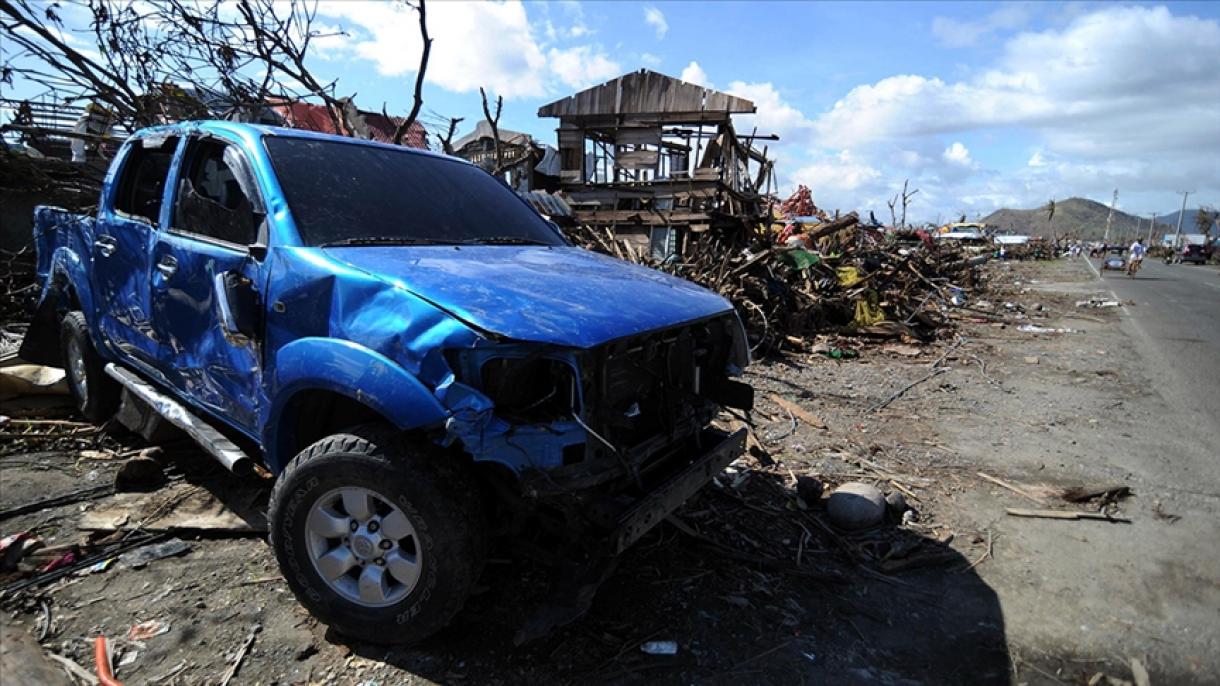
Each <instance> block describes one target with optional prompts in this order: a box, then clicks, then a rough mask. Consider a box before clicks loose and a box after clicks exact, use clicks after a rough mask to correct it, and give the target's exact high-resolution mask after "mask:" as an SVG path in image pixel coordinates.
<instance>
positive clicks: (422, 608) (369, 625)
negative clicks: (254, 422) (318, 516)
mask: <svg viewBox="0 0 1220 686" xmlns="http://www.w3.org/2000/svg"><path fill="white" fill-rule="evenodd" d="M347 487H359V488H365V489H369V490H372V491H374V492H375V493H376V494H377V495H378V496H382V497H385V498H386V499H387V500H389V501H390V502H392V504H393V505H395V506H397V507H399V508H401V510H402V512H403V513H404V514H405V515H406V516H407V518H408V519H409V520H410V522H411V525H412V526H413V527H414V529H415V534H416V539H415V545H416V546H418V549H419V550H420V551H421V552H422V556H421V561H420V565H421V567H420V570H421V571H420V573H419V579H418V581H417V582H416V583H415V586H414V588H412V589H411V590H410V592H409V593H408V594H407V595H406V596H405V597H404V598H402V599H401V600H400V601H399V602H397V603H396V604H393V605H389V606H385V607H368V606H365V605H361V604H359V603H356V602H353V601H351V600H348V599H347V598H345V597H343V596H342V595H340V594H339V593H338V592H337V591H336V590H335V589H334V588H332V587H331V585H330V582H327V581H326V580H324V579H323V578H322V576H321V574H320V573H319V572H318V570H317V568H316V566H315V564H314V561H313V559H312V557H311V553H310V550H309V545H310V544H309V538H308V533H307V530H306V524H307V521H306V520H307V518H308V517H309V513H310V511H311V508H312V507H313V506H314V504H315V503H317V502H318V500H319V499H320V498H323V497H324V496H325V495H326V494H328V493H330V492H332V491H334V490H335V489H338V488H347ZM267 519H268V524H269V528H270V538H271V546H272V548H273V549H274V550H275V556H276V559H277V560H278V562H279V565H280V569H281V570H282V572H283V574H284V576H285V577H286V579H287V580H288V585H289V587H291V588H292V591H293V593H294V594H295V595H296V597H297V600H299V601H300V602H301V604H302V605H304V606H305V608H306V609H307V610H309V612H310V613H311V614H313V615H314V616H315V617H317V618H318V619H319V620H320V621H322V622H323V623H325V624H327V625H329V626H331V627H333V628H334V629H335V630H336V631H338V632H339V633H341V634H344V635H346V636H350V637H352V638H356V639H359V640H362V641H367V642H370V643H411V642H416V641H420V640H422V639H424V638H427V637H428V636H431V635H432V634H434V633H436V632H437V631H440V630H441V629H442V628H444V627H445V626H446V625H447V624H448V623H449V622H450V620H452V619H453V617H454V615H456V614H457V613H458V611H459V610H461V609H462V605H463V604H464V603H465V602H466V598H467V596H469V595H470V591H471V589H472V588H473V587H474V584H475V582H477V581H478V578H479V574H480V573H481V572H482V569H483V562H484V559H485V556H486V535H485V532H486V521H485V518H484V511H483V504H482V501H481V496H480V494H479V490H478V488H477V485H476V483H475V481H474V478H473V476H472V475H471V474H470V470H469V468H468V467H467V466H466V465H464V464H461V463H460V462H458V461H457V460H456V459H455V457H454V456H453V455H451V454H445V453H441V452H440V451H439V450H437V449H435V448H432V447H430V446H429V447H421V446H419V445H415V444H413V443H411V442H408V441H407V440H405V439H404V438H403V436H402V435H401V434H400V432H397V431H395V430H393V429H392V428H391V427H388V426H385V425H363V426H358V427H354V428H352V429H349V430H347V431H346V432H344V433H339V434H334V435H331V436H327V437H326V438H323V439H322V440H320V441H318V442H317V443H314V444H313V445H311V446H309V447H308V448H306V449H305V450H304V451H302V452H301V453H300V454H299V455H297V456H296V457H295V458H293V460H292V462H290V463H289V464H288V466H287V467H286V468H285V469H284V471H283V472H282V473H281V474H280V475H279V478H278V479H277V480H276V483H275V488H274V489H273V490H272V493H271V502H270V505H269V506H268V517H267ZM345 540H346V539H345Z"/></svg>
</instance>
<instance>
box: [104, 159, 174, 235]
mask: <svg viewBox="0 0 1220 686" xmlns="http://www.w3.org/2000/svg"><path fill="white" fill-rule="evenodd" d="M177 147H178V139H177V138H176V137H173V138H156V139H154V138H146V139H142V140H139V141H136V142H135V143H133V144H132V147H131V152H129V153H128V154H127V159H126V160H125V161H124V162H123V170H122V171H121V172H119V181H118V186H117V188H118V192H117V193H116V194H115V198H114V210H115V212H118V213H119V214H122V215H125V216H127V217H130V218H132V219H141V220H143V221H146V222H148V223H149V224H153V225H156V224H157V221H158V218H159V217H160V216H161V198H163V197H164V195H165V177H166V176H167V175H168V174H169V167H170V163H171V162H172V161H173V159H174V150H175V149H177Z"/></svg>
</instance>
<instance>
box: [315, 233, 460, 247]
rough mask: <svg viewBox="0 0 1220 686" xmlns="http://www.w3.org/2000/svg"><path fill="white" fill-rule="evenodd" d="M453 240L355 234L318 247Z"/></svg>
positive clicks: (436, 242)
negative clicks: (352, 236)
mask: <svg viewBox="0 0 1220 686" xmlns="http://www.w3.org/2000/svg"><path fill="white" fill-rule="evenodd" d="M454 244H455V243H454V241H442V240H439V239H436V238H420V237H417V236H356V237H354V238H341V239H339V240H337V241H327V242H326V243H322V244H321V245H319V246H318V247H319V248H334V247H338V246H343V245H454Z"/></svg>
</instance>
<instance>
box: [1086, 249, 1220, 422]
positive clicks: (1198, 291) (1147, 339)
mask: <svg viewBox="0 0 1220 686" xmlns="http://www.w3.org/2000/svg"><path fill="white" fill-rule="evenodd" d="M1097 262H1098V261H1097V260H1092V261H1091V262H1090V264H1091V265H1092V266H1093V267H1094V271H1096V267H1097ZM1099 278H1100V279H1101V280H1102V282H1103V283H1104V284H1105V285H1106V286H1107V287H1109V289H1110V290H1112V291H1113V292H1114V294H1115V295H1117V296H1118V298H1119V299H1120V300H1123V301H1127V300H1131V301H1134V302H1135V305H1134V306H1133V307H1127V308H1124V310H1125V314H1126V315H1127V319H1126V321H1125V323H1124V325H1125V327H1126V328H1127V329H1128V330H1129V332H1130V333H1131V334H1133V336H1134V338H1135V340H1136V341H1137V345H1139V346H1140V348H1141V352H1142V353H1143V357H1144V360H1145V363H1146V364H1147V365H1148V371H1149V372H1150V376H1151V377H1152V378H1153V379H1154V383H1155V384H1156V385H1157V390H1158V391H1159V392H1160V393H1161V395H1162V396H1164V397H1165V398H1166V399H1167V400H1168V401H1169V402H1170V403H1171V404H1172V405H1175V406H1177V408H1178V410H1179V411H1180V412H1181V413H1182V414H1183V415H1185V416H1190V417H1193V418H1194V420H1195V422H1197V424H1196V426H1198V428H1199V429H1200V433H1201V436H1200V438H1204V439H1206V438H1207V437H1210V438H1211V439H1212V440H1214V441H1218V442H1217V443H1213V444H1212V445H1220V269H1217V268H1216V267H1213V266H1199V265H1190V264H1174V265H1167V264H1164V263H1163V262H1161V261H1160V260H1153V259H1146V260H1144V267H1143V269H1141V270H1140V272H1139V274H1138V275H1137V276H1136V278H1134V279H1132V278H1129V277H1127V276H1126V275H1125V274H1122V273H1119V272H1113V271H1109V272H1099Z"/></svg>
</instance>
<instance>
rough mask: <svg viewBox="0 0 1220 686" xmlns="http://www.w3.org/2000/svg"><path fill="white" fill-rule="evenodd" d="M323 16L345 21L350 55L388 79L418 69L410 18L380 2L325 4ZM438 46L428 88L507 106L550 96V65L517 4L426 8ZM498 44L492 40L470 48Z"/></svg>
mask: <svg viewBox="0 0 1220 686" xmlns="http://www.w3.org/2000/svg"><path fill="white" fill-rule="evenodd" d="M318 12H319V14H321V15H324V16H326V17H327V18H329V19H331V20H346V21H347V22H350V24H351V25H352V26H350V27H347V28H353V27H358V28H359V32H358V33H357V32H355V31H353V34H354V35H353V37H352V40H351V41H349V43H348V46H349V48H350V49H351V50H352V51H353V52H354V53H355V55H356V56H358V57H361V58H363V59H366V60H369V61H371V62H372V63H373V64H374V65H376V68H377V71H378V73H380V74H381V75H383V76H404V75H407V74H409V73H413V72H414V71H415V69H416V68H417V67H418V65H419V53H420V50H421V48H422V43H421V40H420V36H419V23H418V18H417V15H416V14H415V12H414V11H413V10H411V9H410V8H408V7H405V6H403V5H399V4H390V3H383V2H324V3H322V4H321V5H320V6H319V8H318ZM428 31H429V33H430V34H431V36H432V37H433V39H434V42H433V44H432V55H431V58H430V60H429V62H428V81H429V82H431V83H434V84H436V85H438V86H440V87H442V88H445V89H446V90H451V91H456V92H459V93H465V92H469V91H474V90H478V88H479V87H480V86H490V87H491V88H493V89H494V90H495V91H496V92H497V93H499V94H501V95H503V96H504V97H505V98H513V97H529V96H541V95H544V94H545V93H546V81H545V74H546V67H547V58H546V56H545V55H544V54H543V51H542V48H541V47H540V46H539V45H538V43H537V42H536V41H535V40H534V37H533V33H532V29H531V26H530V23H529V20H528V17H527V16H526V11H525V6H524V5H522V4H521V3H520V2H517V1H512V2H502V3H501V2H496V3H492V2H470V3H466V2H439V3H432V4H430V5H429V6H428ZM473 36H495V40H477V39H476V40H472V37H473Z"/></svg>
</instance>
